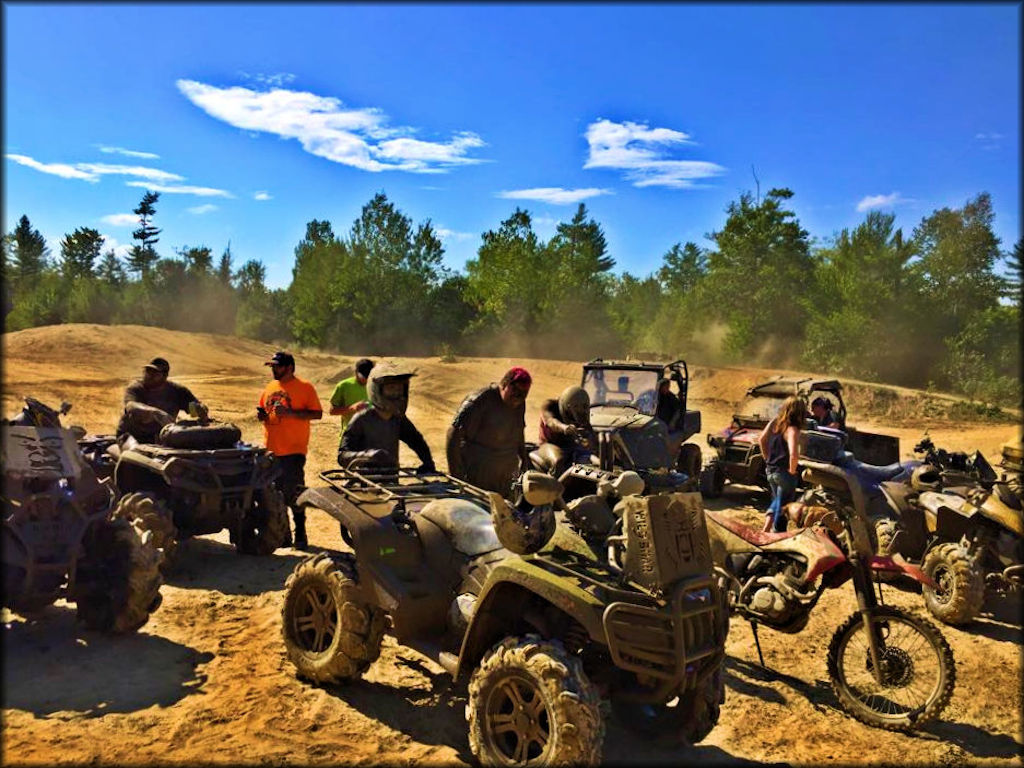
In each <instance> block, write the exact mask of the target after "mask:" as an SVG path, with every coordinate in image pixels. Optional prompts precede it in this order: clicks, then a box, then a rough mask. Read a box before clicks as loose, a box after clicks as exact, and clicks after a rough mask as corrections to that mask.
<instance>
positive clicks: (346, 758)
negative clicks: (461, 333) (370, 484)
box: [3, 325, 1024, 765]
mask: <svg viewBox="0 0 1024 768" xmlns="http://www.w3.org/2000/svg"><path fill="white" fill-rule="evenodd" d="M294 351H295V352H296V357H297V359H298V366H299V367H298V374H299V375H300V376H302V377H303V378H308V379H310V380H312V381H313V382H314V383H315V385H316V387H317V390H318V392H319V394H320V397H321V399H322V400H323V401H324V402H325V403H326V401H327V398H328V397H329V396H330V392H331V389H332V387H333V384H334V383H335V382H336V381H337V380H338V379H339V378H340V377H342V376H345V375H349V374H350V372H351V367H352V363H353V362H354V360H355V359H356V358H357V357H358V356H361V354H363V353H368V352H370V350H353V352H354V353H357V354H353V355H352V356H343V355H331V354H326V353H322V352H319V351H313V350H294ZM271 352H273V348H272V347H271V346H270V345H266V344H261V343H259V342H253V341H246V340H240V339H236V338H231V337H216V336H209V335H205V334H188V333H179V332H174V331H167V330H161V329H156V328H149V327H142V326H119V327H114V328H109V327H104V326H91V325H77V326H55V327H47V328H36V329H31V330H27V331H21V332H18V333H14V334H6V335H5V336H4V337H3V353H4V372H3V374H4V376H3V411H4V413H5V414H7V415H10V414H11V413H12V412H14V411H15V410H16V409H17V408H18V403H19V398H20V397H21V396H23V395H32V396H35V397H39V398H40V399H43V400H44V401H45V402H49V403H52V404H56V403H58V402H59V401H60V400H61V399H67V400H70V401H72V402H73V403H74V410H73V411H72V414H71V415H72V419H71V421H72V422H74V423H78V424H81V425H82V426H84V427H85V428H86V429H87V430H89V431H90V432H110V431H111V429H112V427H113V425H114V424H115V422H116V418H117V413H118V410H119V407H120V400H121V392H122V391H123V386H124V384H125V383H126V381H127V380H129V379H130V378H132V377H134V376H135V375H137V372H138V370H139V368H140V367H141V365H142V364H143V363H145V362H146V361H148V360H149V359H150V358H152V357H154V356H156V355H160V356H163V357H166V358H167V359H168V360H169V361H170V362H171V375H172V378H173V379H175V380H177V381H180V382H182V383H185V384H187V385H188V386H189V387H190V388H191V389H192V390H193V391H194V392H195V393H196V395H197V396H199V397H200V398H202V399H203V400H204V401H205V402H207V403H208V404H210V405H211V406H212V413H213V415H214V416H216V417H218V418H221V419H226V420H231V421H233V422H235V423H236V424H238V425H239V426H240V427H241V428H242V431H243V437H244V439H246V440H250V441H255V442H259V441H261V440H262V433H261V429H260V426H259V424H258V422H257V421H256V418H255V410H254V406H255V402H256V399H257V398H258V396H259V392H260V390H261V389H262V387H263V385H264V384H265V382H266V381H267V370H266V369H265V368H264V367H263V366H262V361H263V360H264V359H266V357H267V356H268V355H269V353H271ZM414 362H415V363H416V364H417V365H418V366H419V369H420V375H419V376H418V377H417V378H415V379H413V394H412V402H411V407H410V416H411V418H412V419H413V421H414V422H415V423H416V424H417V426H418V427H419V428H420V430H421V431H422V432H423V434H424V436H425V437H426V438H427V441H428V442H429V444H430V447H431V449H432V451H433V452H434V455H435V458H436V459H437V461H438V463H439V465H441V466H443V464H444V450H443V439H444V432H445V430H446V428H447V426H448V424H449V422H450V419H451V416H452V413H453V412H454V410H455V408H456V407H457V406H458V404H459V402H460V400H461V398H462V397H463V396H464V395H465V394H466V393H467V392H469V391H470V390H472V389H474V388H476V387H478V386H481V385H483V384H486V383H488V382H490V381H495V380H497V379H498V378H499V377H500V376H501V374H502V372H503V371H504V370H506V369H507V368H508V367H509V365H511V364H512V363H513V362H515V363H518V364H525V365H526V367H527V368H529V370H530V371H531V372H532V373H533V374H534V377H535V385H534V388H533V391H532V392H531V396H530V400H529V404H528V413H527V437H528V439H533V438H534V437H535V434H536V426H537V420H538V409H539V405H540V402H541V400H542V399H543V398H545V397H549V396H554V395H556V394H557V393H558V392H559V391H560V390H561V389H562V388H563V387H565V386H567V385H568V384H572V383H577V382H578V379H579V371H580V368H579V363H578V362H558V361H522V360H515V361H513V360H510V359H502V358H498V359H480V358H472V359H462V360H459V361H458V362H455V363H447V364H446V363H441V362H440V361H439V360H438V359H437V358H422V359H416V360H415V361H414ZM777 373H779V372H777V371H766V370H763V369H739V368H735V369H701V368H695V369H694V371H693V381H692V385H691V395H692V397H693V399H694V403H695V406H694V407H699V408H700V409H701V411H702V416H703V430H702V432H707V431H717V430H718V429H720V428H721V427H723V426H725V425H726V424H727V423H728V419H729V415H730V413H731V410H732V406H733V404H734V403H735V401H736V400H738V399H739V398H740V397H741V396H742V394H743V392H744V391H745V389H746V388H747V387H748V386H750V385H751V384H753V383H755V382H756V381H757V380H759V379H762V378H763V377H764V376H765V375H766V374H768V375H774V374H777ZM849 406H850V410H851V422H855V423H856V424H857V425H858V426H862V427H864V428H876V429H879V430H885V431H888V432H890V433H895V434H898V435H899V436H900V438H901V448H902V450H903V452H904V454H905V455H909V451H910V449H911V447H912V446H913V444H914V442H915V441H916V440H917V439H918V438H919V437H920V435H921V434H922V432H923V430H924V428H925V427H926V426H927V427H929V428H930V430H931V434H932V436H933V438H934V439H935V442H936V443H937V444H939V445H944V446H947V447H950V448H958V449H971V450H973V449H975V448H978V449H980V450H982V451H983V452H984V453H985V454H986V455H989V456H992V455H994V454H995V453H997V452H998V449H999V446H1000V445H1001V444H1002V443H1003V442H1004V441H1005V440H1007V439H1010V438H1012V437H1013V436H1014V435H1015V434H1016V430H1017V427H1016V425H1014V424H1012V423H987V424H978V423H970V422H957V423H949V422H939V421H936V420H932V419H929V418H926V417H923V418H921V419H920V420H918V421H906V422H904V421H902V420H901V422H900V423H899V424H897V425H896V426H895V427H894V425H892V424H887V423H884V422H883V421H882V420H880V419H878V418H874V417H871V416H870V415H869V416H868V417H866V418H859V417H857V416H856V414H857V413H858V412H857V403H856V401H855V400H853V399H851V402H850V403H849ZM337 441H338V425H337V420H336V419H334V418H325V419H324V420H323V421H322V422H317V423H314V424H313V430H312V440H311V448H310V461H309V465H308V468H307V480H309V481H312V480H313V478H314V477H315V473H316V472H318V471H320V470H323V469H326V468H328V467H330V466H333V465H334V452H335V450H336V446H337ZM697 441H698V442H699V443H700V444H701V445H702V447H703V448H705V449H706V446H705V445H703V440H702V439H697ZM403 450H404V449H403ZM404 458H405V459H407V460H410V461H411V460H412V458H413V457H411V456H405V457H404ZM760 503H761V502H760V500H759V499H757V498H756V496H751V495H749V494H743V493H741V492H737V491H736V490H733V489H730V490H729V492H728V493H727V494H726V495H725V496H724V497H723V498H721V499H718V500H715V501H714V502H710V503H709V505H708V506H709V507H711V506H713V507H714V508H718V509H731V510H734V511H735V513H736V514H738V515H740V516H744V517H751V518H753V517H754V516H756V515H757V507H756V506H752V505H757V504H760ZM310 540H311V543H312V544H313V545H314V547H324V548H341V547H342V546H343V545H342V544H341V542H340V540H339V537H338V532H337V527H336V525H335V524H334V521H333V520H332V519H330V518H328V517H326V516H325V515H318V514H316V513H314V514H313V516H312V517H311V520H310ZM299 559H300V553H297V552H295V551H294V550H290V549H287V550H281V551H279V552H278V554H277V555H275V556H274V557H271V558H262V559H261V558H251V557H244V556H239V555H237V554H236V553H235V552H234V551H233V549H231V548H230V547H229V546H228V545H227V539H226V535H225V534H218V535H216V536H208V537H202V538H200V539H196V540H193V541H191V542H188V543H187V544H186V545H185V546H184V547H183V554H182V559H181V565H180V567H179V568H178V570H177V571H176V572H175V574H174V575H173V576H172V577H171V579H170V583H169V584H167V585H165V586H164V587H163V588H162V593H163V595H164V601H163V605H162V606H161V608H160V609H159V610H158V611H157V612H156V613H155V614H154V616H153V618H152V619H151V621H150V622H149V623H148V624H147V625H146V626H145V627H144V629H143V631H142V632H140V633H139V634H138V635H136V636H132V637H124V638H106V637H102V636H98V635H95V634H93V633H89V632H86V631H84V630H81V629H79V628H77V627H76V626H75V624H74V613H73V610H72V609H71V608H69V607H67V606H65V605H63V604H58V605H57V606H54V607H52V608H50V609H47V610H46V611H45V612H44V613H43V615H42V616H41V617H40V618H39V619H38V620H36V621H33V622H25V621H23V620H21V618H20V617H17V616H14V615H11V614H8V613H7V612H5V625H4V630H3V639H4V645H3V648H4V659H3V664H4V669H3V671H4V678H3V680H4V682H3V692H4V711H3V715H4V717H3V747H4V755H5V762H6V763H8V764H27V763H32V764H46V765H51V764H56V763H85V762H92V761H97V762H100V763H103V764H133V765H136V764H140V765H152V764H164V763H174V764H193V763H198V762H202V763H230V764H256V763H264V762H270V763H289V764H297V765H307V764H327V763H334V764H337V763H346V764H359V765H369V764H380V763H387V764H395V763H397V764H409V763H467V762H470V755H469V751H468V746H467V744H466V731H465V721H464V717H463V710H464V705H465V691H464V690H462V689H460V688H458V687H453V686H452V684H451V682H450V680H449V679H448V677H447V676H446V675H445V674H444V673H443V672H442V670H441V669H440V668H439V667H437V666H435V665H434V664H432V663H430V662H428V661H425V660H423V659H422V658H421V657H419V656H418V655H416V654H415V653H413V652H411V651H408V650H406V649H403V648H399V647H397V646H396V645H395V644H394V642H393V641H392V640H391V639H386V641H385V648H384V652H383V654H382V656H381V660H380V661H379V662H378V663H377V664H375V665H374V667H373V668H372V669H371V671H370V672H369V674H368V675H367V676H366V678H365V679H364V680H363V681H361V682H359V683H357V684H355V685H351V686H347V687H327V688H315V687H312V686H310V685H307V684H304V683H301V682H299V681H298V680H296V679H295V677H294V674H293V670H292V668H291V666H290V665H289V664H288V663H287V661H286V659H285V655H284V650H283V646H282V643H281V641H280V634H279V633H280V629H279V611H280V603H281V597H282V594H283V593H282V588H283V583H284V580H285V578H286V577H287V575H288V574H289V573H290V572H291V570H292V568H293V567H294V566H295V564H296V563H297V562H298V561H299ZM888 595H889V596H890V599H891V600H892V601H893V602H895V603H897V604H900V605H905V606H907V607H909V608H912V609H914V610H915V611H919V612H923V604H922V602H921V599H920V597H919V596H917V595H913V594H909V593H901V592H897V591H894V590H889V591H888ZM854 607H855V606H854V603H853V594H852V590H850V591H849V594H847V592H845V591H843V592H837V593H831V592H830V593H828V594H826V596H825V597H824V598H823V599H822V601H821V604H820V606H819V607H818V608H817V609H816V611H815V613H814V614H813V615H812V618H811V621H810V624H809V625H808V627H807V628H806V629H805V630H804V631H803V632H802V633H800V634H798V635H794V636H788V635H781V634H777V633H771V632H767V631H765V632H762V633H761V645H762V648H763V649H764V652H765V660H766V663H767V665H768V667H769V668H770V670H764V669H762V668H761V667H760V666H759V665H758V664H757V654H756V651H755V649H754V645H753V639H752V635H751V630H750V628H749V627H748V626H747V625H746V623H744V622H742V621H740V620H738V619H737V620H734V621H733V624H732V631H731V633H730V637H729V643H728V653H729V657H728V660H727V665H728V671H729V675H728V679H727V686H728V687H727V698H726V703H725V705H724V707H723V711H722V717H721V721H720V723H719V725H718V726H717V727H716V728H715V729H714V731H712V733H711V735H710V736H709V737H708V738H707V739H706V740H705V741H704V742H703V743H702V744H700V745H699V746H697V747H693V748H689V749H676V750H667V749H662V748H658V747H655V746H653V745H651V744H648V743H645V742H644V741H642V740H641V739H638V738H636V737H634V736H632V735H631V734H630V733H629V732H627V731H624V730H623V729H622V728H621V727H619V726H618V725H617V724H616V723H615V722H614V720H612V719H609V727H608V735H607V739H606V743H605V757H606V759H607V760H608V761H609V762H611V763H622V764H649V763H657V764H680V763H682V764H686V763H697V762H711V763H724V764H734V765H756V764H773V763H792V764H811V765H820V764H824V763H830V762H834V763H837V764H850V763H885V764H963V763H970V764H977V765H990V764H991V765H1004V764H1013V765H1020V764H1021V758H1020V753H1021V749H1022V746H1021V745H1022V743H1024V740H1022V735H1021V715H1020V711H1021V705H1022V702H1021V685H1020V683H1021V635H1020V631H1019V629H1018V626H1019V618H1020V617H1019V616H1016V617H1013V616H1010V617H1005V616H1002V617H1001V618H996V617H994V616H991V615H990V616H986V617H983V619H982V620H981V621H979V622H978V623H977V624H976V625H974V626H972V627H970V628H968V629H965V630H959V629H954V628H952V627H945V626H943V627H942V631H943V633H944V634H945V636H946V638H947V639H948V640H949V642H950V644H951V645H952V646H953V649H954V653H955V656H956V660H957V688H956V692H955V694H954V696H953V701H952V703H951V705H950V706H949V708H948V709H947V710H946V712H945V713H944V715H943V717H942V720H941V721H939V722H937V723H934V724H932V725H931V726H929V727H928V728H926V729H925V730H924V732H923V733H921V734H918V735H916V736H905V735H900V734H892V733H887V732H884V731H879V730H876V729H872V728H868V727H866V726H863V725H861V724H859V723H857V722H856V721H854V720H852V719H851V718H849V717H847V716H846V715H845V714H844V713H843V712H842V711H841V710H840V709H839V707H838V703H837V701H836V699H835V697H834V695H833V694H832V692H831V690H830V689H829V687H828V683H827V674H826V670H825V653H826V649H827V646H828V642H829V638H830V637H831V635H832V633H833V631H834V630H835V629H836V627H838V625H839V624H840V622H841V621H842V620H843V619H844V618H845V617H846V616H847V615H848V614H849V613H850V612H851V611H852V610H853V608H854ZM1006 618H1009V619H1011V621H1007V620H1005V619H1006ZM1013 619H1016V623H1013V621H1012V620H1013Z"/></svg>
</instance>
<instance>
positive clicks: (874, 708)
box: [828, 606, 956, 731]
mask: <svg viewBox="0 0 1024 768" xmlns="http://www.w3.org/2000/svg"><path fill="white" fill-rule="evenodd" d="M871 620H872V622H873V624H874V629H875V630H876V631H877V632H878V636H879V638H880V643H881V645H880V647H879V649H878V650H879V663H880V666H881V668H882V670H881V675H876V674H875V670H874V665H873V663H872V658H871V648H870V644H869V642H868V635H867V633H866V632H865V626H864V620H863V618H862V616H861V614H860V613H854V614H853V615H852V616H850V617H849V618H848V619H847V620H846V621H845V622H844V623H843V625H842V626H841V627H839V629H837V630H836V632H835V634H834V635H833V636H832V642H831V643H829V648H828V675H829V679H830V680H831V682H832V689H833V690H834V691H835V694H836V697H837V698H838V699H839V702H840V704H842V706H843V708H844V709H845V710H846V711H847V712H849V713H850V714H851V715H853V717H855V718H856V719H858V720H860V721H861V722H862V723H866V724H867V725H871V726H874V727H876V728H885V729H886V730H890V731H911V730H914V729H916V728H919V727H920V726H921V725H923V724H924V723H926V722H928V721H929V720H931V719H933V718H935V717H936V716H938V714H939V713H940V712H941V711H942V710H943V709H944V708H945V706H946V705H947V704H948V703H949V700H950V698H951V697H952V695H953V686H954V685H955V683H956V667H955V665H954V662H953V651H952V650H951V649H950V647H949V644H948V643H947V642H946V639H945V638H944V637H943V636H942V633H941V632H939V630H938V629H937V628H936V627H935V625H934V624H932V623H931V622H930V621H927V620H926V619H922V618H919V617H917V616H914V615H913V614H911V613H908V612H906V611H903V610H901V609H899V608H895V607H891V606H879V607H878V608H876V609H875V610H874V614H873V616H872V619H871ZM879 678H880V679H879Z"/></svg>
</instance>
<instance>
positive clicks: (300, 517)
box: [292, 509, 309, 552]
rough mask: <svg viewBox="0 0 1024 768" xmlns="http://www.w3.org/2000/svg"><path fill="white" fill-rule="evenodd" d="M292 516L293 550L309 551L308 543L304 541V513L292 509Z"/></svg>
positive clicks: (301, 510) (300, 510)
mask: <svg viewBox="0 0 1024 768" xmlns="http://www.w3.org/2000/svg"><path fill="white" fill-rule="evenodd" d="M292 515H293V517H294V518H295V548H296V549H298V550H300V551H302V552H305V551H306V550H307V549H309V541H308V540H307V539H306V512H305V510H303V509H293V510H292Z"/></svg>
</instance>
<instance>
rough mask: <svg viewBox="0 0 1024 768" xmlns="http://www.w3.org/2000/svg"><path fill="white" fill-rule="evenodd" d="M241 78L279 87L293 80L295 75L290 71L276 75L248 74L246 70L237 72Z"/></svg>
mask: <svg viewBox="0 0 1024 768" xmlns="http://www.w3.org/2000/svg"><path fill="white" fill-rule="evenodd" d="M238 74H239V75H240V76H241V77H242V79H243V80H248V81H249V82H251V83H256V84H258V85H265V86H269V87H271V88H280V87H281V86H282V85H288V84H289V83H293V82H295V75H293V74H291V73H290V72H279V73H277V74H276V75H264V74H260V73H256V74H254V75H250V74H249V73H248V72H239V73H238Z"/></svg>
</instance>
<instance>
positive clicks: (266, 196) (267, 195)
mask: <svg viewBox="0 0 1024 768" xmlns="http://www.w3.org/2000/svg"><path fill="white" fill-rule="evenodd" d="M252 199H253V200H273V199H274V198H273V196H271V194H270V193H269V192H262V191H261V192H257V193H256V194H254V195H253V196H252Z"/></svg>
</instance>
